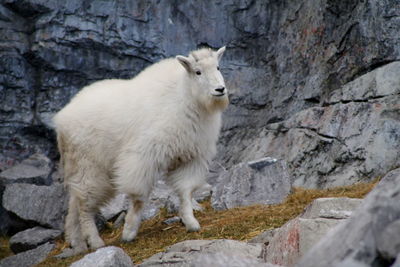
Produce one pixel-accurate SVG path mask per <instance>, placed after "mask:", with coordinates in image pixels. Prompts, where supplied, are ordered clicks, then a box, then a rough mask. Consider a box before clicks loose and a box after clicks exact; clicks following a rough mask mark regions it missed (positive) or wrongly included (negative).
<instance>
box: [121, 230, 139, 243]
mask: <svg viewBox="0 0 400 267" xmlns="http://www.w3.org/2000/svg"><path fill="white" fill-rule="evenodd" d="M136 235H137V232H136V231H133V232H129V233H128V232H125V231H123V232H122V242H132V241H133V240H134V239H135V237H136Z"/></svg>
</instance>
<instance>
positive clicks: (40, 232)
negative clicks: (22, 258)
mask: <svg viewBox="0 0 400 267" xmlns="http://www.w3.org/2000/svg"><path fill="white" fill-rule="evenodd" d="M61 234H62V232H61V231H59V230H52V229H46V228H43V227H39V226H37V227H34V228H31V229H28V230H25V231H22V232H19V233H17V234H15V235H13V236H12V237H11V239H10V249H11V250H12V252H14V253H20V252H23V251H27V250H30V249H34V248H36V247H38V246H40V245H41V244H44V243H47V242H48V241H51V240H54V239H56V238H57V237H59V236H61Z"/></svg>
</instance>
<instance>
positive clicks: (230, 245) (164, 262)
mask: <svg viewBox="0 0 400 267" xmlns="http://www.w3.org/2000/svg"><path fill="white" fill-rule="evenodd" d="M261 252H262V245H261V244H246V243H244V242H239V241H235V240H228V239H219V240H187V241H183V242H180V243H177V244H175V245H173V246H171V247H169V248H168V249H167V250H166V251H165V252H160V253H157V254H155V255H153V256H152V257H150V258H149V259H147V260H145V261H144V262H143V263H142V264H140V265H139V266H141V267H145V266H153V267H156V266H160V267H161V266H170V267H178V266H182V267H183V266H199V267H200V266H236V265H231V264H233V263H234V262H238V263H240V264H241V265H238V266H245V265H244V263H246V262H248V263H252V264H260V263H262V260H261V258H260V257H261ZM215 253H220V256H221V258H220V262H221V264H222V263H224V262H225V263H227V264H226V265H218V264H216V265H204V264H203V265H201V259H203V260H205V261H208V260H210V259H212V258H215V257H218V255H215ZM199 257H200V258H199ZM206 258H207V259H206ZM228 258H231V259H230V260H229V259H228ZM242 263H243V264H242ZM255 266H257V265H255Z"/></svg>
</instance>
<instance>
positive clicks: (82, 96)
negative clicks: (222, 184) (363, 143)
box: [54, 48, 228, 252]
mask: <svg viewBox="0 0 400 267" xmlns="http://www.w3.org/2000/svg"><path fill="white" fill-rule="evenodd" d="M224 50H225V48H221V49H220V50H218V51H217V52H214V51H211V50H209V49H202V50H198V51H194V52H192V53H191V54H190V56H189V57H183V56H178V57H177V58H170V59H166V60H163V61H160V62H159V63H156V64H154V65H152V66H150V67H148V68H147V69H145V70H144V71H142V72H141V73H140V74H139V75H137V76H136V77H135V78H133V79H131V80H117V79H115V80H104V81H100V82H96V83H94V84H92V85H89V86H87V87H85V88H83V89H82V90H81V91H80V92H79V93H78V94H77V95H76V96H75V97H74V98H73V99H72V101H71V102H70V103H69V104H68V105H67V106H66V107H65V108H63V109H62V110H61V111H60V112H59V113H57V114H56V116H55V117H54V123H55V125H56V131H57V137H58V145H59V150H60V154H61V160H62V164H63V169H64V177H65V183H66V185H67V187H68V189H69V191H70V203H69V212H68V215H67V219H66V238H67V241H69V242H70V243H71V246H72V247H73V248H74V249H76V252H80V251H82V250H85V249H87V246H86V242H87V243H88V244H89V245H90V247H92V248H97V247H100V246H103V245H104V242H103V241H102V240H101V239H100V237H99V236H98V232H97V230H96V229H95V226H94V219H93V218H94V214H95V213H96V212H97V211H98V208H99V207H100V206H101V205H104V204H105V203H106V202H107V201H109V200H110V199H111V198H112V197H113V196H114V195H115V194H116V193H117V192H123V193H126V194H128V195H129V196H130V197H131V198H132V207H131V208H130V210H129V211H128V214H127V217H126V222H125V226H124V232H123V239H124V240H126V241H130V240H132V239H133V238H134V237H135V236H136V234H137V230H138V227H139V224H140V210H141V209H142V206H143V202H144V201H145V200H146V199H147V197H148V196H149V194H150V192H151V189H152V187H153V184H154V182H155V180H156V179H158V178H160V177H165V178H166V180H167V182H168V183H169V184H171V185H172V186H173V187H174V188H175V190H176V191H177V193H178V194H179V196H180V199H181V208H180V216H181V217H182V220H183V222H184V223H185V225H186V227H187V229H188V230H189V231H195V230H198V229H199V227H200V226H199V224H198V222H197V221H196V219H195V218H194V217H193V212H192V207H191V204H190V203H189V202H191V193H192V192H193V191H194V190H195V189H196V188H198V187H200V186H202V185H203V184H204V183H205V174H206V171H207V165H208V162H209V161H210V160H211V158H212V157H213V156H214V155H215V152H216V142H217V138H218V134H219V131H220V126H221V111H222V110H223V109H224V108H225V107H226V106H227V104H228V98H227V92H226V90H225V89H224V87H225V84H224V81H223V78H222V75H221V74H220V72H219V71H218V70H217V67H218V62H219V59H220V58H221V56H222V53H223V52H224ZM199 73H200V75H199ZM221 92H222V93H221ZM93 228H94V229H93Z"/></svg>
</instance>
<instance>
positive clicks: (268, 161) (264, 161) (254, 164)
mask: <svg viewBox="0 0 400 267" xmlns="http://www.w3.org/2000/svg"><path fill="white" fill-rule="evenodd" d="M275 162H277V159H274V158H271V157H265V158H261V159H258V160H253V161H249V162H248V163H247V164H248V165H249V167H251V168H253V169H256V170H259V171H260V170H261V169H263V168H264V167H266V166H269V165H272V164H274V163H275Z"/></svg>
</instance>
